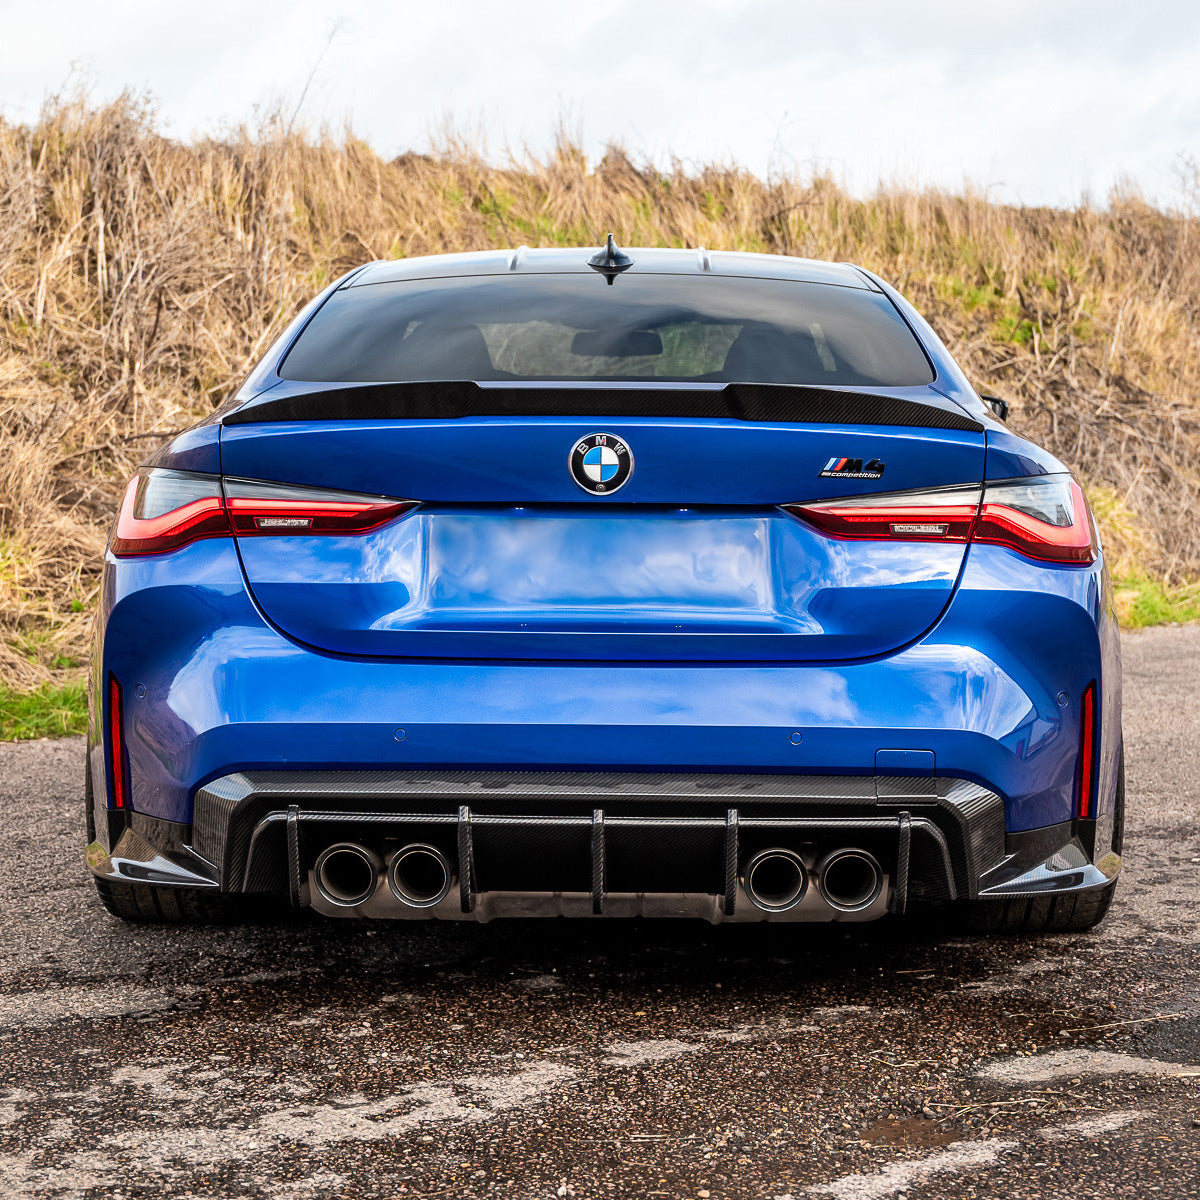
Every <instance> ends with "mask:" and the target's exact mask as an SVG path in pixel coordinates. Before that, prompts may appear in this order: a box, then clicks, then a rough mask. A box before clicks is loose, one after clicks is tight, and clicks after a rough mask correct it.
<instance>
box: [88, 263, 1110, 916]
mask: <svg viewBox="0 0 1200 1200" xmlns="http://www.w3.org/2000/svg"><path fill="white" fill-rule="evenodd" d="M589 253H590V252H588V253H585V252H583V251H558V250H555V251H540V250H531V251H523V252H520V253H512V252H489V253H485V254H478V255H465V256H464V255H454V256H443V257H440V258H431V259H424V260H421V259H418V260H411V261H409V262H402V263H379V264H371V265H368V266H367V267H364V268H361V269H359V270H358V271H356V272H353V273H351V275H350V276H348V277H346V278H345V279H343V280H339V281H338V282H337V283H336V284H334V285H332V286H331V287H330V288H328V289H326V291H325V292H323V293H322V294H321V295H320V296H318V297H317V298H316V299H315V300H314V301H313V302H312V303H311V304H310V305H309V306H308V307H307V308H306V309H305V310H304V311H303V312H302V313H301V314H300V315H299V317H297V319H296V321H295V322H293V324H292V326H291V327H290V328H289V329H288V330H287V331H286V332H285V333H284V334H283V336H282V337H281V338H280V339H279V341H278V342H277V343H276V345H275V346H274V347H273V348H272V349H271V350H270V351H269V352H268V354H267V355H266V357H265V358H264V359H263V361H262V363H261V364H260V365H259V366H258V367H257V368H256V369H255V371H254V372H253V373H252V375H251V377H250V378H249V379H248V381H247V382H246V384H245V385H244V386H243V388H242V389H241V390H240V392H239V393H238V394H237V395H236V396H235V397H233V398H232V400H231V401H230V402H229V403H228V404H226V405H224V406H223V407H222V408H221V409H220V410H218V411H217V412H216V413H214V414H213V415H212V417H210V418H209V419H207V420H206V421H204V422H202V423H201V424H200V425H198V426H196V427H195V428H194V429H192V430H189V431H188V432H186V433H184V434H182V435H180V436H179V437H177V438H176V439H175V440H174V441H172V442H171V443H170V444H169V445H167V446H166V447H165V448H164V449H162V450H161V451H159V452H158V453H157V454H156V455H154V457H153V458H152V459H150V460H149V461H148V463H147V464H146V466H145V467H144V468H143V469H142V471H141V472H139V475H138V476H137V477H136V478H135V479H134V480H133V481H131V485H130V489H129V492H128V494H127V496H126V499H125V502H124V504H123V506H122V511H121V514H120V515H119V517H118V520H117V523H116V525H115V528H114V536H113V539H112V541H111V543H110V546H109V551H108V554H107V556H106V569H105V577H104V595H103V605H102V612H101V617H100V620H99V621H98V623H97V632H96V640H95V647H94V656H93V663H92V676H91V695H92V707H91V722H90V731H89V749H88V771H87V776H88V823H89V839H88V840H89V847H88V854H87V861H88V865H89V867H90V869H91V870H92V872H93V874H94V875H95V877H96V881H97V886H98V888H99V891H100V895H101V898H102V899H103V900H104V902H105V904H106V905H107V906H108V907H109V908H110V910H112V911H114V912H116V913H118V914H119V915H121V916H123V917H126V918H128V919H135V920H137V919H140V920H148V919H210V918H214V917H217V916H222V915H225V914H227V913H228V912H229V911H230V910H242V909H245V908H248V907H253V906H254V905H255V904H257V903H259V902H261V901H262V900H264V899H266V898H271V897H274V898H276V899H278V900H286V901H287V902H289V903H291V904H293V905H296V906H311V907H312V908H314V909H317V910H318V911H321V912H323V913H326V914H328V915H331V916H337V915H364V916H379V917H403V918H412V919H429V918H443V919H478V920H486V919H489V918H491V917H494V916H504V915H548V914H567V915H580V916H599V915H608V916H623V915H637V914H647V915H653V914H662V915H689V916H699V917H703V918H705V919H708V920H711V921H760V920H772V921H779V920H790V921H802V920H868V919H874V918H878V917H881V916H884V915H886V914H888V913H892V914H901V913H907V914H910V915H911V914H916V913H919V912H922V911H931V910H933V909H935V908H937V907H944V906H947V905H956V906H957V907H958V908H959V909H961V910H962V911H963V912H964V913H965V914H967V915H968V916H969V917H970V918H971V919H972V920H973V921H974V922H975V923H976V924H978V925H982V926H984V927H986V928H995V927H1003V928H1026V929H1040V928H1046V927H1049V928H1086V927H1088V926H1089V925H1091V924H1094V923H1095V922H1096V921H1097V920H1099V919H1100V918H1101V917H1102V916H1103V914H1104V912H1105V910H1106V908H1107V905H1108V902H1109V900H1110V898H1111V895H1112V890H1113V888H1114V886H1115V882H1116V876H1117V872H1118V870H1119V867H1120V851H1121V842H1122V827H1123V803H1124V801H1123V796H1124V790H1123V768H1122V758H1121V733H1120V691H1119V687H1120V671H1119V643H1118V635H1117V629H1116V624H1115V621H1114V618H1113V614H1112V610H1111V597H1110V594H1109V588H1108V584H1107V576H1106V573H1105V566H1104V557H1103V553H1102V550H1101V548H1100V547H1099V545H1098V543H1097V539H1096V533H1095V529H1094V523H1093V521H1092V518H1091V516H1090V514H1089V513H1088V512H1087V509H1086V503H1085V502H1084V500H1083V496H1082V492H1081V491H1080V490H1079V488H1078V485H1077V484H1076V483H1075V482H1074V481H1073V480H1072V478H1071V476H1070V474H1069V472H1068V471H1067V470H1066V468H1065V467H1064V466H1063V465H1062V464H1061V463H1059V462H1058V461H1057V460H1055V459H1054V458H1053V457H1052V456H1051V455H1049V454H1048V453H1046V452H1045V451H1044V450H1042V449H1040V448H1039V447H1037V446H1035V445H1033V444H1032V443H1030V442H1028V441H1027V440H1025V439H1023V438H1021V437H1019V436H1017V435H1016V434H1014V433H1013V432H1011V431H1010V430H1008V429H1007V428H1006V427H1005V425H1004V424H1003V423H1001V422H1000V421H998V420H996V419H995V418H994V416H993V415H992V410H991V408H990V407H989V406H988V405H987V404H986V403H985V402H984V401H983V400H981V399H980V398H979V396H978V395H977V394H976V393H975V392H974V390H973V389H972V388H971V387H970V385H969V384H968V383H967V381H966V380H965V379H964V378H963V376H962V373H961V372H960V371H959V369H958V368H957V366H956V365H955V364H954V362H953V360H952V359H951V358H950V356H949V355H948V354H947V352H946V351H945V348H944V347H943V346H942V345H941V343H940V342H939V341H938V340H937V338H936V336H935V335H934V334H933V333H932V331H931V330H930V329H929V327H928V325H926V324H925V322H924V321H923V320H922V319H921V318H920V317H919V315H918V314H916V313H915V312H914V311H913V310H912V308H911V307H910V306H909V305H908V304H907V303H906V302H905V301H904V300H903V299H902V298H901V297H899V296H898V295H897V294H896V293H895V292H894V291H893V290H892V289H890V288H889V287H887V285H886V284H884V283H882V281H880V280H877V279H875V278H874V277H873V276H871V275H870V274H869V273H867V272H864V271H861V270H859V269H858V268H854V267H849V266H834V265H831V264H823V263H808V262H804V261H802V260H794V259H783V258H768V257H764V256H754V255H736V254H708V253H701V254H696V253H694V252H684V251H661V250H658V251H656V250H630V251H627V253H628V254H629V256H630V257H631V258H632V260H633V265H632V266H631V267H629V268H628V269H627V270H625V271H623V272H622V273H621V274H620V275H619V276H618V277H617V278H616V279H615V281H614V282H613V283H612V284H610V283H609V282H608V281H607V279H606V278H605V277H604V275H603V273H602V272H600V271H598V270H596V269H593V268H592V267H590V266H589V265H588V262H587V259H588V257H589ZM598 432H599V433H600V436H601V440H600V442H599V443H597V444H599V445H605V444H608V443H607V442H606V440H605V439H608V438H611V439H612V444H613V445H616V446H617V448H618V449H619V450H620V451H621V452H622V453H624V452H626V450H628V451H629V452H631V453H632V454H633V455H635V456H636V469H634V470H632V472H622V475H621V484H622V486H621V488H620V492H619V494H612V495H611V496H610V495H606V494H604V493H603V492H592V491H589V490H587V489H585V488H583V487H581V486H580V485H579V483H578V482H577V480H576V479H574V478H573V477H572V468H571V465H570V458H571V451H572V449H573V447H574V446H575V445H577V444H578V443H579V441H580V439H581V438H584V437H593V436H594V435H596V434H597V433H598ZM614 454H615V452H614ZM595 457H596V461H597V463H599V462H600V461H601V456H599V455H597V456H595ZM610 457H613V456H612V455H610ZM604 461H606V462H607V461H608V460H604ZM626 475H627V476H628V477H627V478H626ZM597 478H598V479H599V478H600V477H599V476H597ZM435 876H436V878H435ZM443 876H444V878H443Z"/></svg>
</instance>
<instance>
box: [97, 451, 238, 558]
mask: <svg viewBox="0 0 1200 1200" xmlns="http://www.w3.org/2000/svg"><path fill="white" fill-rule="evenodd" d="M229 533H230V528H229V517H228V516H227V515H226V513H225V502H224V500H223V499H222V497H221V481H220V480H219V479H218V478H216V477H215V476H212V475H192V474H190V473H188V472H186V471H155V470H144V471H139V472H138V473H137V474H136V475H135V476H134V477H133V478H132V479H131V480H130V481H129V487H128V488H126V489H125V499H124V500H123V501H122V503H121V512H120V515H119V516H118V517H117V528H116V532H115V533H114V534H113V539H112V542H111V543H110V546H109V549H110V550H112V552H113V553H114V554H115V555H116V556H117V557H118V558H125V557H128V556H130V555H135V554H165V553H166V552H167V551H168V550H178V549H179V547H180V546H186V545H187V544H188V543H189V542H195V541H199V540H200V539H201V538H211V537H228V536H229Z"/></svg>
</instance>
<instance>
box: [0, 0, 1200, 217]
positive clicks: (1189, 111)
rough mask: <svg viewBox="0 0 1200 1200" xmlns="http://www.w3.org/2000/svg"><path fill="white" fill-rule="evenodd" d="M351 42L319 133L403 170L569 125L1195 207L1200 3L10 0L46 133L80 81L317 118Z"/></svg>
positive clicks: (15, 99) (11, 95)
mask: <svg viewBox="0 0 1200 1200" xmlns="http://www.w3.org/2000/svg"><path fill="white" fill-rule="evenodd" d="M335 27H336V30H337V32H336V33H335V35H334V38H333V42H332V44H331V45H330V46H329V49H328V52H327V53H326V54H325V56H324V58H323V59H322V60H321V62H320V65H319V67H318V69H317V72H316V76H315V78H314V80H313V84H312V87H311V88H310V90H309V93H308V96H307V98H306V100H305V104H304V109H303V115H304V117H305V118H307V120H308V121H309V122H311V123H316V122H320V121H322V120H328V121H330V122H333V123H334V124H336V125H338V126H341V124H342V123H343V122H344V121H346V120H347V119H348V120H350V121H351V122H352V123H353V125H354V128H355V129H356V131H357V132H358V133H359V134H360V136H363V137H365V138H366V139H367V140H368V141H369V142H370V143H371V144H372V145H373V146H374V147H375V148H376V149H377V150H379V151H380V152H381V153H383V154H386V155H393V154H396V153H398V152H400V151H402V150H406V149H424V148H427V147H428V145H429V143H430V140H431V137H432V136H435V134H436V130H437V128H438V127H439V126H440V125H443V124H444V123H445V122H446V120H447V119H451V120H452V121H453V122H454V123H455V124H456V125H457V126H458V127H459V128H460V129H464V130H469V131H482V132H484V133H485V134H486V136H487V139H488V143H489V147H490V149H491V150H492V152H493V153H498V152H499V151H502V150H503V148H504V147H505V146H506V145H514V146H517V147H519V146H520V145H521V144H527V145H528V146H530V147H531V148H532V149H534V150H542V149H544V148H545V147H546V146H547V145H548V144H550V143H551V142H552V141H553V136H554V130H555V127H556V125H557V124H558V121H559V118H560V117H562V118H564V119H565V122H566V124H567V126H568V128H569V129H571V130H572V131H574V132H577V133H578V134H579V135H580V136H582V138H583V141H584V145H585V148H586V149H587V151H588V153H589V154H590V155H593V156H595V155H597V154H598V152H599V151H600V150H601V149H602V147H603V145H604V143H605V142H606V141H608V140H610V139H611V140H619V141H623V142H624V143H625V144H626V146H627V147H628V148H629V149H630V150H631V151H632V152H633V153H634V154H635V155H640V156H646V157H650V158H653V159H655V160H657V161H660V162H663V161H665V160H667V159H668V158H669V157H670V156H671V155H672V154H673V155H676V156H678V157H680V158H683V159H685V160H687V161H689V162H691V163H693V164H695V163H701V162H707V161H713V160H716V161H722V162H730V161H736V162H738V163H739V164H742V165H744V166H747V167H749V168H751V169H752V170H755V171H757V172H759V173H766V172H769V171H770V172H776V173H778V172H780V171H786V170H791V171H800V172H809V171H811V170H812V169H813V168H814V167H815V168H819V169H823V170H829V171H831V172H833V173H834V175H835V176H837V177H838V178H839V179H841V180H843V181H844V182H847V183H848V184H850V186H852V187H854V188H855V189H856V190H858V191H864V190H869V189H871V188H872V187H873V186H874V185H875V183H876V182H877V181H878V180H880V179H885V180H897V181H900V182H905V183H920V184H938V185H943V186H947V187H951V188H959V187H961V186H963V184H964V183H966V182H971V183H973V184H975V185H976V186H979V187H984V188H987V189H989V192H990V194H991V195H992V196H993V197H997V198H1000V197H1002V198H1005V199H1009V200H1017V201H1022V202H1024V203H1030V204H1033V203H1052V204H1058V203H1070V202H1073V201H1075V200H1077V199H1078V198H1079V196H1080V195H1081V194H1082V193H1083V192H1085V191H1086V192H1090V194H1091V195H1092V196H1093V198H1095V199H1096V200H1103V199H1104V198H1105V197H1106V196H1107V194H1108V191H1109V189H1110V187H1111V186H1112V184H1113V183H1114V181H1115V180H1116V179H1118V178H1119V177H1121V176H1123V175H1124V176H1128V177H1131V178H1132V179H1133V180H1135V181H1136V182H1137V184H1138V185H1139V186H1140V187H1141V189H1142V190H1143V192H1144V193H1145V194H1146V195H1148V196H1150V197H1151V198H1154V199H1157V200H1159V201H1160V202H1164V203H1167V204H1173V203H1177V202H1178V201H1179V199H1180V192H1179V185H1178V166H1179V163H1180V161H1181V156H1183V155H1188V154H1190V155H1192V156H1194V157H1197V158H1200V3H1198V2H1197V0H1138V2H1137V3H1129V2H1122V3H1113V2H1110V0H1091V2H1089V3H1077V2H1076V0H1033V2H1031V0H1006V2H1005V3H1003V4H997V3H994V2H992V0H986V2H985V0H923V2H922V3H910V2H906V0H890V2H889V0H840V2H839V0H822V2H819V3H811V2H809V0H592V2H590V3H586V4H585V3H577V2H576V0H549V2H547V0H524V2H522V0H508V2H506V3H500V2H499V0H491V2H486V0H423V2H421V3H413V2H411V0H341V2H337V0H334V2H327V0H291V2H286V0H204V2H203V3H196V2H195V0H188V3H186V4H183V3H176V2H172V0H105V2H103V3H100V2H98V0H41V2H40V3H37V2H35V3H30V0H0V30H3V36H2V37H0V114H3V115H4V116H5V117H6V118H8V119H10V120H11V119H17V120H26V119H29V118H31V117H33V116H34V115H36V113H37V110H38V108H39V106H40V105H41V102H42V100H43V98H44V97H45V95H46V94H47V93H48V92H51V91H54V90H56V89H58V88H60V87H61V86H62V85H63V84H64V83H65V82H66V81H67V80H68V78H69V77H70V76H71V72H72V70H73V68H74V70H75V71H76V73H77V75H78V74H79V73H82V74H83V75H84V76H86V78H87V79H88V80H90V83H91V86H92V89H93V94H94V96H95V97H96V98H106V97H108V96H111V95H113V94H115V93H116V92H118V91H120V90H121V89H122V88H124V87H132V88H135V89H149V90H150V91H152V92H153V93H154V94H155V95H156V96H157V97H158V99H159V100H160V102H161V106H162V112H163V116H164V120H165V123H166V128H167V130H168V132H170V133H172V134H174V135H176V136H181V137H187V136H189V135H191V134H193V133H204V132H211V131H214V130H216V129H218V128H219V127H220V126H221V125H222V124H223V123H236V122H238V121H241V120H243V119H246V118H247V117H249V116H250V115H251V113H252V109H253V106H255V105H256V104H258V105H262V104H269V103H270V102H271V101H272V100H273V99H277V98H283V99H285V100H286V101H287V102H289V103H292V104H294V103H295V102H296V101H297V100H298V98H299V96H300V94H301V91H302V90H303V88H304V83H305V80H306V78H307V77H308V76H309V73H310V72H311V71H312V69H313V66H314V64H315V63H316V62H317V59H318V56H319V55H320V54H321V50H322V47H323V46H324V45H325V43H326V40H327V38H328V36H329V33H330V31H331V30H332V29H334V28H335Z"/></svg>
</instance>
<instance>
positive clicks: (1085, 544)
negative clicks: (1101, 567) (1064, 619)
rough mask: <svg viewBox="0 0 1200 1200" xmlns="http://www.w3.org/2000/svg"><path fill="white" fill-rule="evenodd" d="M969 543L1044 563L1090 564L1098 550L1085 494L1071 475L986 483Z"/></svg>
mask: <svg viewBox="0 0 1200 1200" xmlns="http://www.w3.org/2000/svg"><path fill="white" fill-rule="evenodd" d="M972 540H974V541H976V542H991V543H993V544H994V545H997V546H1008V547H1009V548H1010V549H1012V550H1017V551H1019V552H1020V553H1021V554H1024V555H1026V556H1028V557H1029V558H1037V559H1041V560H1042V561H1044V562H1068V563H1090V562H1094V561H1095V558H1096V549H1097V546H1096V540H1095V532H1094V530H1093V527H1092V517H1091V513H1089V512H1088V506H1087V501H1086V500H1085V499H1084V496H1083V489H1082V488H1081V487H1080V486H1079V484H1077V483H1076V482H1075V480H1074V479H1072V478H1071V477H1070V476H1069V475H1046V476H1042V477H1039V478H1034V479H1012V480H1007V481H1005V482H1004V483H989V484H988V486H987V490H986V491H985V492H984V495H983V507H982V508H981V509H980V510H979V521H978V523H977V524H976V526H975V535H974V538H973V539H972Z"/></svg>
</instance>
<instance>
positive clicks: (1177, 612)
mask: <svg viewBox="0 0 1200 1200" xmlns="http://www.w3.org/2000/svg"><path fill="white" fill-rule="evenodd" d="M1113 596H1114V599H1115V601H1116V605H1117V615H1118V617H1120V620H1121V625H1122V627H1123V628H1125V629H1145V628H1146V627H1147V626H1148V625H1171V624H1176V625H1177V624H1182V623H1183V622H1185V621H1200V584H1197V583H1191V584H1184V585H1182V586H1180V587H1167V586H1166V585H1164V584H1163V583H1161V582H1159V581H1158V580H1157V579H1151V578H1150V577H1149V576H1148V575H1128V576H1125V577H1123V578H1117V579H1114V580H1113Z"/></svg>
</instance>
